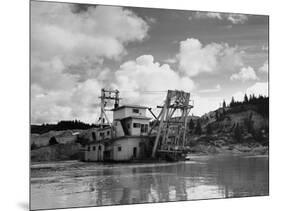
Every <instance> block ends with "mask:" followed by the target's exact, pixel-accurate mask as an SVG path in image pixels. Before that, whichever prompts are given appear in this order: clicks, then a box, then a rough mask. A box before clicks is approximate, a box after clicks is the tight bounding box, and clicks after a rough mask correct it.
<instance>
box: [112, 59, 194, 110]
mask: <svg viewBox="0 0 281 211" xmlns="http://www.w3.org/2000/svg"><path fill="white" fill-rule="evenodd" d="M115 77H116V82H115V84H114V85H113V87H116V88H118V89H119V90H120V92H121V93H123V94H124V96H125V98H124V101H123V102H127V103H131V104H144V105H148V106H152V107H155V106H156V105H157V103H159V104H162V103H163V100H164V99H165V96H166V91H167V90H168V89H179V90H185V91H191V90H193V88H194V82H193V81H192V80H191V79H190V78H189V77H187V76H180V75H179V73H177V72H176V71H174V70H173V69H171V68H170V66H169V65H167V64H163V65H160V64H159V63H157V62H154V58H153V56H151V55H143V56H140V57H138V58H137V59H136V60H135V61H128V62H126V63H124V64H122V65H121V66H120V69H119V70H117V71H116V72H115ZM122 97H123V96H122Z"/></svg>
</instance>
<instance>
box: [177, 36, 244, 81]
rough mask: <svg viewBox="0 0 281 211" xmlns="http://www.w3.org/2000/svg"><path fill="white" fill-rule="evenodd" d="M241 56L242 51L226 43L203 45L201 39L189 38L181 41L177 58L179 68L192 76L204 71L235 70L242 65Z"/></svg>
mask: <svg viewBox="0 0 281 211" xmlns="http://www.w3.org/2000/svg"><path fill="white" fill-rule="evenodd" d="M241 56H242V52H239V51H238V49H237V48H236V47H230V46H229V45H228V44H226V43H224V44H218V43H211V44H208V45H205V46H203V45H202V43H201V42H200V41H199V40H197V39H194V38H188V39H186V40H184V41H181V42H180V50H179V54H178V55H177V59H178V61H179V69H180V70H181V71H182V72H184V73H185V74H187V75H188V76H191V77H192V76H196V75H198V74H199V73H202V72H207V73H211V72H215V71H219V70H221V69H223V70H224V71H225V70H227V69H229V70H233V69H235V68H236V67H239V66H241V65H242V57H241Z"/></svg>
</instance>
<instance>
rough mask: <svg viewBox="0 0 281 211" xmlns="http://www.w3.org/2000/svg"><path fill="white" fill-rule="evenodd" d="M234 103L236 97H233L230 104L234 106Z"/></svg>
mask: <svg viewBox="0 0 281 211" xmlns="http://www.w3.org/2000/svg"><path fill="white" fill-rule="evenodd" d="M234 105H235V100H234V97H232V98H231V102H230V104H229V106H230V107H233V106H234Z"/></svg>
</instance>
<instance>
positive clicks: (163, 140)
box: [151, 90, 193, 158]
mask: <svg viewBox="0 0 281 211" xmlns="http://www.w3.org/2000/svg"><path fill="white" fill-rule="evenodd" d="M157 107H158V108H162V109H161V112H160V113H159V116H158V117H157V120H158V121H156V122H158V123H159V126H158V131H157V136H156V139H155V142H154V147H153V151H152V157H153V158H154V157H155V156H156V152H167V153H169V152H174V153H176V152H180V150H181V149H183V148H184V146H185V144H186V142H187V118H188V114H189V112H190V110H191V109H192V108H193V105H191V104H190V93H188V92H184V91H178V90H168V93H167V97H166V100H165V103H164V105H163V106H157ZM176 111H180V114H181V115H180V116H177V117H175V116H174V114H175V113H176ZM153 127H155V125H153V126H152V128H153ZM151 130H152V129H151Z"/></svg>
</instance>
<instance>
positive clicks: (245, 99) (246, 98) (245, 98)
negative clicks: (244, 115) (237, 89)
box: [244, 94, 249, 103]
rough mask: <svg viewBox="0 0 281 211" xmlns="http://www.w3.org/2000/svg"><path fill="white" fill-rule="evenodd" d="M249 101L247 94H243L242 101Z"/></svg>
mask: <svg viewBox="0 0 281 211" xmlns="http://www.w3.org/2000/svg"><path fill="white" fill-rule="evenodd" d="M248 102H249V99H248V96H247V94H245V95H244V103H248Z"/></svg>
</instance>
